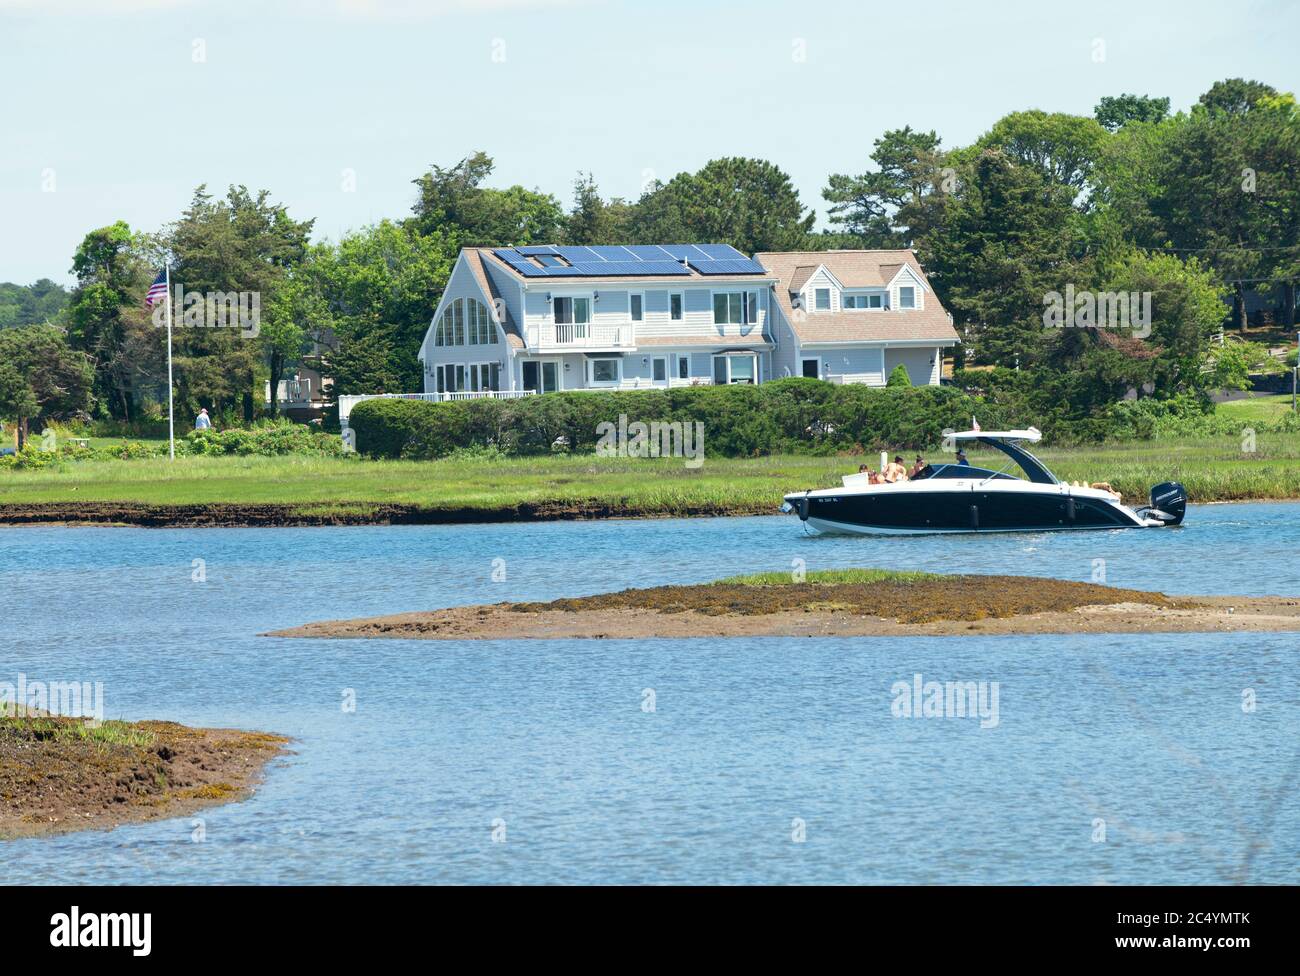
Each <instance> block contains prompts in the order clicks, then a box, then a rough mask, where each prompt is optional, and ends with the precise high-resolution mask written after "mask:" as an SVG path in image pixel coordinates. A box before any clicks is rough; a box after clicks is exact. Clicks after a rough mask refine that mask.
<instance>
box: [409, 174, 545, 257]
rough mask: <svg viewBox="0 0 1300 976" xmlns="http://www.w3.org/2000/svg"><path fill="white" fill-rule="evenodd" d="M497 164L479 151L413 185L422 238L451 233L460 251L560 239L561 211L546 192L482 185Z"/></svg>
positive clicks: (417, 223) (418, 227)
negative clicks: (414, 186)
mask: <svg viewBox="0 0 1300 976" xmlns="http://www.w3.org/2000/svg"><path fill="white" fill-rule="evenodd" d="M494 167H495V164H494V163H493V161H492V158H491V157H490V156H488V155H487V153H485V152H482V151H479V152H476V153H474V154H473V155H472V156H467V157H466V158H465V159H462V160H461V161H460V162H458V163H457V164H456V165H455V166H452V167H450V168H447V169H443V168H442V167H441V166H431V167H430V168H429V172H427V173H425V174H424V175H423V176H420V177H419V178H417V179H415V180H414V181H413V182H414V183H415V185H416V187H417V188H418V189H419V195H418V196H417V198H416V201H415V205H414V207H413V208H412V211H413V213H414V217H413V218H412V219H413V221H414V225H415V228H416V229H417V230H418V231H419V233H421V234H436V233H441V234H450V233H453V232H454V233H455V234H456V235H457V240H458V241H459V243H460V245H461V246H463V247H508V246H512V245H517V244H537V243H545V244H549V243H552V242H554V241H557V240H559V239H560V232H561V230H562V228H563V226H564V211H563V210H562V208H561V207H560V202H559V201H558V200H556V199H555V197H553V196H551V195H550V194H547V193H541V192H539V191H537V190H526V189H524V188H523V187H522V186H518V185H516V186H512V187H508V188H507V189H504V190H496V189H492V188H490V187H484V186H482V185H481V184H482V182H483V181H484V180H485V179H487V178H488V177H489V176H490V175H491V174H492V170H493V169H494Z"/></svg>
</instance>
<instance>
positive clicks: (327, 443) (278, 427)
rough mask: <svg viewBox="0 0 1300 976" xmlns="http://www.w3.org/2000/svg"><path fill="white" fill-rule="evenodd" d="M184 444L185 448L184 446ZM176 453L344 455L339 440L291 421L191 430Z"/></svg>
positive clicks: (179, 442)
mask: <svg viewBox="0 0 1300 976" xmlns="http://www.w3.org/2000/svg"><path fill="white" fill-rule="evenodd" d="M182 445H183V446H182ZM176 448H177V453H185V454H196V455H219V454H241V455H251V454H255V455H261V456H263V457H270V456H274V455H284V454H308V455H334V454H341V453H342V450H343V447H342V443H341V441H340V439H339V438H338V437H335V436H334V435H332V434H326V433H323V432H321V431H319V430H315V429H313V428H311V427H306V426H304V425H302V424H295V423H294V422H293V421H290V420H284V419H279V420H264V421H259V422H257V423H255V424H254V425H253V426H252V427H232V428H230V429H228V430H217V429H216V428H212V427H210V428H207V429H206V430H192V431H190V432H189V433H188V434H186V435H185V437H184V439H183V441H177V443H176Z"/></svg>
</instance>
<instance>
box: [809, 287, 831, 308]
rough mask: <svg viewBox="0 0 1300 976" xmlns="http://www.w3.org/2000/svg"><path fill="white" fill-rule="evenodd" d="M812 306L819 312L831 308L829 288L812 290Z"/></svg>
mask: <svg viewBox="0 0 1300 976" xmlns="http://www.w3.org/2000/svg"><path fill="white" fill-rule="evenodd" d="M813 308H815V309H816V310H817V311H819V312H829V311H830V310H831V290H830V289H829V288H818V289H817V290H816V291H814V292H813Z"/></svg>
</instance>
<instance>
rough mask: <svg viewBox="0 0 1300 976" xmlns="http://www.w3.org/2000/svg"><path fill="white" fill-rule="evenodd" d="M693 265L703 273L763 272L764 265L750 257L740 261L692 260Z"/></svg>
mask: <svg viewBox="0 0 1300 976" xmlns="http://www.w3.org/2000/svg"><path fill="white" fill-rule="evenodd" d="M691 267H692V268H694V269H695V270H696V271H698V272H699V273H700V274H702V275H724V274H762V273H763V268H762V266H760V265H758V264H755V263H754V262H753V261H751V260H749V259H748V258H741V259H740V260H739V261H698V262H697V261H692V262H691Z"/></svg>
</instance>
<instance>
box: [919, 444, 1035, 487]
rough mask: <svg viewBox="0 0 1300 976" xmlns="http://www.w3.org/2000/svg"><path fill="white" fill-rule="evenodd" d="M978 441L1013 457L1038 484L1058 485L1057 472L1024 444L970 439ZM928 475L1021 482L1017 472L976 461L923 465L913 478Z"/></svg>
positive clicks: (920, 478)
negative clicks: (995, 469) (1026, 448)
mask: <svg viewBox="0 0 1300 976" xmlns="http://www.w3.org/2000/svg"><path fill="white" fill-rule="evenodd" d="M971 439H972V440H978V441H979V442H980V443H981V444H987V445H988V446H989V447H994V448H997V449H998V450H999V451H1001V452H1002V453H1003V454H1005V455H1006V456H1007V457H1009V458H1011V460H1013V461H1015V462H1016V464H1017V465H1019V466H1020V470H1021V471H1023V472H1024V473H1025V477H1026V478H1028V479H1029V481H1031V482H1033V483H1034V484H1039V485H1059V484H1060V481H1058V480H1057V477H1056V475H1054V474H1052V472H1051V471H1049V470H1047V465H1045V464H1043V462H1042V461H1040V460H1038V458H1036V457H1034V456H1033V455H1032V454H1030V453H1029V452H1028V451H1026V450H1025V449H1024V448H1023V447H1020V446H1018V445H1017V444H1015V443H1014V442H1012V441H1006V440H1002V439H1001V438H999V437H978V438H971ZM926 478H973V479H977V480H988V479H991V478H1003V479H1006V480H1008V481H1020V480H1021V479H1020V478H1016V477H1015V476H1014V475H1009V474H1006V473H1005V472H1002V471H994V470H992V469H991V468H978V467H976V466H975V465H973V464H927V465H926V466H925V467H924V468H922V469H921V470H920V471H918V472H917V473H916V476H915V477H914V478H913V479H912V480H913V481H921V480H923V479H926Z"/></svg>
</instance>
